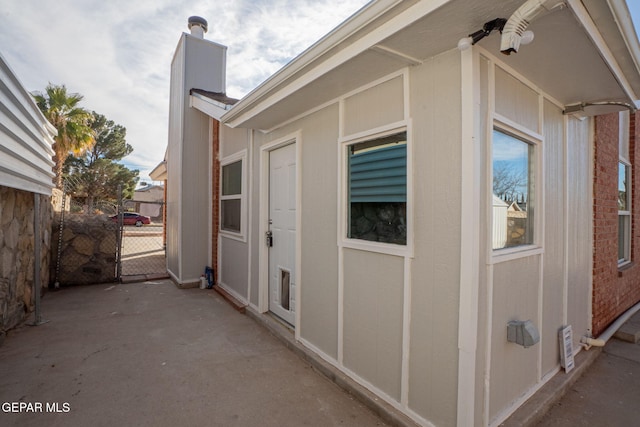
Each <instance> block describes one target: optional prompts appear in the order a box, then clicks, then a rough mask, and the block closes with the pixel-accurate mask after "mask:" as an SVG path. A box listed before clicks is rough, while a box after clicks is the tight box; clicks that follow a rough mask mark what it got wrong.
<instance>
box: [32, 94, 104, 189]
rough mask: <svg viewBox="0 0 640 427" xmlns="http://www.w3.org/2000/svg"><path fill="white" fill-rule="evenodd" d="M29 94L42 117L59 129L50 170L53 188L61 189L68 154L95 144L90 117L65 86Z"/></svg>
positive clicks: (77, 97) (78, 96) (91, 116)
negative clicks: (52, 176) (52, 172)
mask: <svg viewBox="0 0 640 427" xmlns="http://www.w3.org/2000/svg"><path fill="white" fill-rule="evenodd" d="M32 95H33V97H34V98H35V100H36V103H37V104H38V107H39V108H40V111H42V114H44V116H45V117H46V118H47V120H49V122H51V124H52V125H53V126H55V127H56V129H58V135H57V136H56V137H55V140H54V144H53V151H54V152H55V156H54V158H53V161H54V162H55V165H54V167H53V171H54V172H55V174H56V177H55V184H56V187H58V188H60V189H62V167H63V166H64V161H65V160H66V159H67V157H68V156H69V153H71V152H73V153H74V154H79V153H82V152H84V151H85V150H87V149H88V148H90V147H91V146H92V145H93V144H94V142H95V135H94V132H93V130H92V129H91V121H92V119H93V115H92V114H91V113H90V112H89V111H87V110H85V109H84V108H81V107H78V103H79V102H80V101H82V98H83V96H82V95H80V94H78V93H69V94H68V93H67V88H66V86H65V85H61V86H56V85H53V84H51V83H49V84H48V85H47V87H46V89H45V93H41V92H33V93H32Z"/></svg>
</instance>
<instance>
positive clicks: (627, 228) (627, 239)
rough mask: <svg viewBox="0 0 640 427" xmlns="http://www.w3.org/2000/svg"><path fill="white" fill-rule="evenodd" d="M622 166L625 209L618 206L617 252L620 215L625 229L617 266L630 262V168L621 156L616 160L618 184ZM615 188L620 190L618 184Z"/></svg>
mask: <svg viewBox="0 0 640 427" xmlns="http://www.w3.org/2000/svg"><path fill="white" fill-rule="evenodd" d="M621 166H624V168H625V179H626V182H627V185H626V188H625V190H626V191H625V196H626V201H625V202H626V208H627V209H626V210H620V208H618V254H619V253H620V247H619V245H620V233H621V230H620V219H621V217H624V218H626V221H625V229H624V230H623V232H624V236H623V239H624V248H623V249H622V250H623V257H622V258H620V256H618V267H622V266H624V265H626V264H629V263H631V218H632V217H631V211H632V206H631V200H632V197H631V188H632V185H631V183H632V181H631V179H632V175H631V173H632V169H631V165H630V164H629V163H628V162H627V161H625V160H623V159H622V157H621V158H620V160H619V161H618V173H617V176H618V184H619V179H620V167H621ZM616 188H617V189H618V191H619V190H620V188H619V185H616Z"/></svg>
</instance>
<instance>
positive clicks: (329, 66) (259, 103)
mask: <svg viewBox="0 0 640 427" xmlns="http://www.w3.org/2000/svg"><path fill="white" fill-rule="evenodd" d="M450 1H451V0H424V1H421V2H419V3H417V4H415V5H413V6H411V7H409V8H408V9H406V10H405V11H403V12H401V13H399V14H398V15H396V16H394V17H393V18H391V19H389V20H388V21H386V22H384V23H382V24H380V25H379V26H378V27H377V28H375V29H374V30H372V31H370V32H369V33H367V34H366V35H364V36H363V37H361V38H360V39H359V40H357V41H355V42H354V43H352V44H350V45H349V46H347V47H346V48H344V49H342V50H341V51H339V52H337V53H336V54H334V55H332V56H330V57H329V58H328V59H327V60H325V61H323V62H322V63H320V64H319V65H317V66H315V67H314V68H312V69H311V70H309V71H308V72H306V73H304V74H303V75H302V76H300V77H299V78H297V79H294V80H292V81H290V82H287V80H289V79H290V77H291V76H292V75H294V74H295V73H296V72H297V71H299V70H300V69H302V68H303V67H305V66H306V65H308V64H309V63H311V62H312V61H314V60H315V59H317V58H319V57H320V56H322V55H324V54H325V53H327V52H329V51H330V50H331V49H332V48H334V47H335V46H337V45H338V44H340V43H341V42H342V41H344V40H345V39H346V38H347V37H349V36H350V35H352V34H355V33H357V32H358V31H359V30H361V29H362V28H363V27H364V26H366V25H367V24H369V23H370V22H371V21H373V20H374V19H375V18H377V17H379V16H381V15H382V14H384V13H385V12H387V11H388V10H389V9H391V8H393V7H394V6H396V5H397V4H399V3H400V2H399V1H379V2H374V3H372V5H371V6H370V7H368V8H366V9H364V10H362V11H361V12H360V13H359V14H357V15H355V16H354V17H353V18H352V19H351V20H349V21H347V22H345V24H344V25H343V26H341V27H338V28H337V29H336V30H335V31H334V32H332V33H329V35H327V36H326V37H325V38H323V39H321V40H320V41H319V42H318V43H316V44H315V45H314V46H312V47H311V48H309V50H307V51H305V52H303V53H302V54H301V55H300V56H298V57H297V58H296V59H294V60H293V61H292V62H291V63H290V64H289V65H287V66H285V67H284V68H283V69H282V70H280V71H279V72H278V73H276V74H274V75H273V76H272V77H271V78H270V79H268V80H267V81H266V82H265V83H263V84H262V85H261V86H259V87H258V88H256V89H255V90H254V91H253V92H251V93H249V95H247V96H246V97H245V98H243V99H242V100H241V101H240V102H238V104H236V105H235V106H234V108H232V109H231V110H230V111H229V112H228V113H227V114H225V115H224V116H223V117H222V122H223V123H225V124H227V125H229V126H230V127H237V126H239V125H241V124H242V123H243V122H245V121H247V120H249V119H250V118H251V117H253V116H255V115H257V114H259V113H261V112H262V111H264V110H266V109H268V108H269V107H271V106H272V105H274V104H275V103H277V102H279V101H281V100H282V99H284V98H286V97H287V96H289V95H291V94H292V93H294V92H296V91H297V90H299V89H300V88H302V87H304V86H306V85H308V84H309V83H311V82H313V81H314V80H316V79H318V78H320V77H321V76H323V75H324V74H326V73H328V72H329V71H331V70H333V69H335V68H336V67H338V66H340V65H342V64H344V63H346V62H347V61H349V60H350V59H352V58H354V57H356V56H357V55H359V54H361V53H362V52H364V51H366V50H367V49H370V48H371V47H373V46H376V45H377V44H379V43H380V42H382V41H383V40H385V39H386V38H388V37H390V36H391V35H393V34H395V33H397V32H398V31H400V30H402V29H403V28H405V27H407V26H409V25H411V24H413V23H414V22H416V21H418V20H419V19H421V18H422V17H424V16H425V15H428V14H429V13H431V12H433V11H434V10H436V9H438V8H440V7H442V6H443V5H444V4H446V3H449V2H450ZM374 6H377V7H374ZM280 85H283V87H282V89H279V90H277V91H275V92H274V93H271V90H272V89H273V88H274V87H276V86H280Z"/></svg>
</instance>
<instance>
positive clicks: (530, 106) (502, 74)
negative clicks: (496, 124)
mask: <svg viewBox="0 0 640 427" xmlns="http://www.w3.org/2000/svg"><path fill="white" fill-rule="evenodd" d="M495 75H496V77H495V79H496V95H495V96H496V100H495V111H496V113H498V114H500V115H501V116H504V117H506V118H508V119H510V120H513V121H514V122H515V123H518V124H520V125H522V126H524V127H526V128H527V129H530V130H532V131H534V132H536V133H539V132H540V129H539V102H538V94H537V93H536V92H535V91H534V90H532V89H531V88H530V87H528V86H526V85H525V84H523V83H522V82H521V81H519V80H518V79H516V78H515V77H514V76H512V75H510V74H509V73H507V72H506V71H505V70H503V69H502V68H500V67H496V68H495Z"/></svg>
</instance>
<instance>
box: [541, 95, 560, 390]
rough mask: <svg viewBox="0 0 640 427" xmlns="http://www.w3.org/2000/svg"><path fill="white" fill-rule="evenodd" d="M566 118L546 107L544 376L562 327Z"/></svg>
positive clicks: (553, 365) (553, 363) (554, 355)
mask: <svg viewBox="0 0 640 427" xmlns="http://www.w3.org/2000/svg"><path fill="white" fill-rule="evenodd" d="M564 133H565V132H564V117H563V116H562V110H561V109H560V108H558V107H557V106H555V105H554V104H552V103H551V102H549V101H545V103H544V142H543V143H542V151H543V156H544V157H543V162H544V165H545V176H544V188H545V194H544V207H545V212H544V214H545V218H544V224H545V229H544V242H545V247H544V274H543V295H542V298H543V300H542V306H543V318H542V324H541V327H540V337H541V338H540V339H541V342H540V345H541V346H542V376H543V377H544V375H545V374H548V373H549V372H551V371H553V370H554V369H556V368H557V366H558V363H559V361H560V359H559V354H560V352H559V349H558V339H557V333H558V330H559V329H560V328H561V327H562V326H563V325H562V319H563V311H564V306H563V289H564V247H565V241H564V236H565V232H564V218H565V214H566V213H565V194H564V186H565V179H564V177H565V170H564V165H565V157H564Z"/></svg>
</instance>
